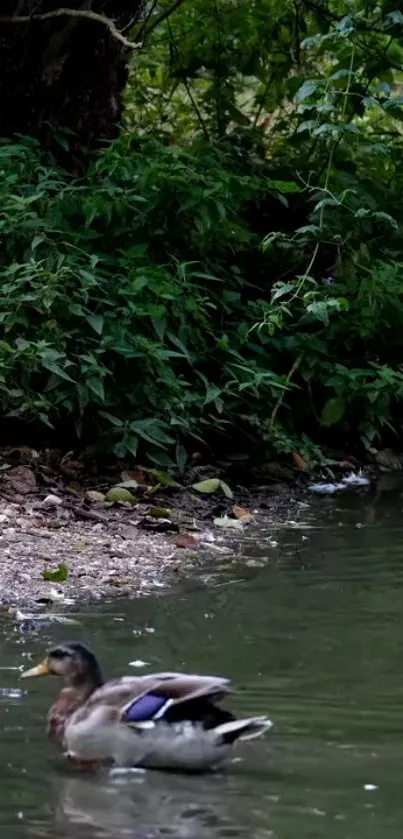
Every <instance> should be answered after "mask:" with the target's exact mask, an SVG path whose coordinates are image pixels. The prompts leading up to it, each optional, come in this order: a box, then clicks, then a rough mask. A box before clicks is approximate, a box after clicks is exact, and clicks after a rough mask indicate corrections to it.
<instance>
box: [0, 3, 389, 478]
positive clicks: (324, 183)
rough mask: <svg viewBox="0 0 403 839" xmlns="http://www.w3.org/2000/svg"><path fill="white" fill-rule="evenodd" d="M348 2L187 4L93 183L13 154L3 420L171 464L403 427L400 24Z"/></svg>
mask: <svg viewBox="0 0 403 839" xmlns="http://www.w3.org/2000/svg"><path fill="white" fill-rule="evenodd" d="M348 6H349V8H348V10H347V11H348V14H347V13H346V9H345V8H344V4H343V3H342V2H341V0H338V2H336V0H334V2H333V0H329V2H327V3H325V4H322V5H316V4H315V3H311V2H309V3H305V2H304V0H301V2H298V3H295V2H291V0H287V2H286V3H275V4H273V3H272V2H271V0H270V2H269V0H260V2H259V3H252V4H251V3H250V2H248V0H238V2H237V3H233V2H232V0H231V2H228V3H226V2H225V3H220V4H217V3H216V2H214V0H211V2H207V3H206V2H204V0H195V2H194V3H192V4H186V3H185V4H183V5H181V6H180V7H179V9H178V11H177V13H176V14H175V15H173V16H171V17H170V18H169V19H168V20H167V21H165V23H164V24H163V25H162V26H161V27H160V28H159V29H158V30H157V31H156V32H155V33H153V37H152V39H151V40H150V42H149V43H148V45H147V47H148V48H147V50H145V51H144V53H142V54H140V55H139V54H136V57H135V63H134V64H133V67H132V72H131V79H130V83H129V86H128V89H127V94H126V99H127V109H126V125H125V128H124V130H123V131H122V134H121V137H120V138H119V140H117V141H115V142H114V143H113V144H112V145H110V146H109V147H107V148H105V149H103V150H102V151H101V153H100V154H99V155H98V156H97V157H96V158H94V159H93V161H92V163H91V166H90V168H89V170H88V172H87V173H86V176H85V177H81V178H80V177H78V176H77V177H72V176H71V175H68V174H67V173H66V172H64V171H63V170H61V169H60V168H58V167H57V165H56V164H54V163H52V162H49V161H48V162H44V161H43V157H42V156H41V154H40V150H39V149H38V148H37V146H36V145H35V144H34V143H32V142H31V141H29V140H18V141H16V142H14V143H6V142H4V143H3V144H2V145H1V146H0V172H1V175H0V198H1V210H0V237H1V240H0V271H1V275H2V276H1V278H2V294H1V296H0V350H1V352H0V403H1V409H2V416H3V418H7V417H10V416H11V417H18V418H20V419H21V420H23V421H24V422H32V423H34V424H35V426H37V424H38V423H42V424H44V425H46V426H48V427H50V428H54V429H56V431H57V430H60V429H61V428H63V429H65V428H66V427H68V428H70V429H71V428H74V429H75V434H76V435H77V437H79V438H80V439H81V440H82V441H83V443H85V444H88V442H94V441H95V442H96V444H97V445H103V446H105V447H106V448H107V449H108V450H110V449H112V450H113V451H114V452H115V453H116V454H117V455H119V456H124V455H125V454H128V453H131V454H132V455H137V453H138V452H139V453H140V454H141V456H142V457H148V458H149V459H152V460H155V461H157V462H159V463H163V464H169V463H172V462H176V463H177V464H178V465H179V466H180V468H183V467H184V465H185V462H186V457H187V452H188V451H189V449H190V446H192V445H194V443H191V442H190V441H192V440H193V441H202V442H206V441H207V442H209V443H211V444H212V445H215V446H216V447H217V448H218V438H219V442H220V450H221V448H222V446H223V444H224V442H225V444H228V445H229V446H230V445H232V447H233V448H241V449H242V448H243V449H245V448H248V449H249V450H250V451H252V452H255V453H256V452H259V455H260V454H261V453H262V452H263V453H264V451H265V450H267V449H269V450H271V451H273V449H274V450H277V451H283V452H291V451H293V450H295V449H297V450H299V451H300V452H302V453H303V454H305V455H306V456H308V457H309V458H310V459H312V460H315V459H318V458H319V459H320V450H319V448H318V444H322V443H326V442H329V440H330V441H332V442H334V443H339V442H341V443H342V442H344V441H345V440H346V439H348V440H350V441H360V440H361V442H364V444H365V445H368V444H369V443H371V442H373V441H374V440H376V439H377V438H378V440H379V439H381V438H382V439H384V440H385V439H387V438H388V435H390V434H394V435H399V434H400V429H401V424H402V406H403V367H402V363H401V359H402V358H403V356H402V352H401V350H402V342H403V293H402V288H403V285H402V275H403V249H402V245H401V233H402V223H403V212H402V207H401V195H402V191H403V174H402V173H403V169H402V162H403V144H402V137H403V135H402V131H401V123H402V120H403V98H402V96H401V95H400V93H399V89H398V86H399V83H400V80H401V78H400V76H401V74H400V70H401V68H402V66H403V65H402V57H403V15H401V13H400V12H397V11H396V10H393V9H392V10H391V9H390V4H389V3H388V2H386V0H385V2H382V3H381V4H378V5H377V6H376V7H375V6H373V7H372V6H368V4H366V3H364V2H363V0H362V2H361V0H360V2H358V0H357V2H355V3H353V4H351V3H350V4H348ZM134 35H135V33H134ZM228 441H229V442H228Z"/></svg>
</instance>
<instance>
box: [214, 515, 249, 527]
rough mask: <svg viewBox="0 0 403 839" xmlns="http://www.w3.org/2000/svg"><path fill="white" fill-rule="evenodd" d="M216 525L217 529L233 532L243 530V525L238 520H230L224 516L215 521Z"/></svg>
mask: <svg viewBox="0 0 403 839" xmlns="http://www.w3.org/2000/svg"><path fill="white" fill-rule="evenodd" d="M214 524H215V526H216V527H227V528H228V529H231V530H243V524H242V522H241V521H238V519H230V518H229V516H222V517H221V518H218V519H214Z"/></svg>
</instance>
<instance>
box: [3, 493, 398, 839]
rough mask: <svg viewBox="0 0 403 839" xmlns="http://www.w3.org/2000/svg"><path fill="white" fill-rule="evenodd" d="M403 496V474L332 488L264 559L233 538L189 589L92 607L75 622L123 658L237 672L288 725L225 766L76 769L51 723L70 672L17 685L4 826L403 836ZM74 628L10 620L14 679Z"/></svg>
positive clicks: (253, 835) (6, 628) (30, 835)
mask: <svg viewBox="0 0 403 839" xmlns="http://www.w3.org/2000/svg"><path fill="white" fill-rule="evenodd" d="M402 506H403V504H402V499H401V497H400V495H399V494H398V493H396V492H395V493H384V494H382V495H381V496H374V495H373V494H371V495H369V494H365V495H364V496H359V497H349V498H345V499H344V498H343V499H337V500H328V499H318V500H317V501H314V502H313V505H312V506H310V507H307V508H305V507H301V508H300V511H299V513H298V516H296V517H295V519H296V523H295V524H294V525H291V526H288V527H281V528H279V530H278V531H277V532H276V533H275V534H273V531H271V532H270V534H269V533H267V534H266V533H262V534H260V536H259V539H258V541H256V539H255V538H254V537H252V536H251V535H248V536H247V537H246V538H245V540H244V541H243V543H242V548H241V547H240V551H241V552H242V553H243V557H244V558H246V560H247V562H248V563H249V564H248V565H246V566H245V564H243V562H241V556H240V555H239V556H237V557H236V558H235V560H234V561H230V560H229V559H225V557H224V558H223V556H222V555H221V554H219V555H217V557H218V558H217V557H213V558H212V560H211V562H210V563H209V564H208V566H207V567H204V568H198V569H196V570H195V574H194V576H193V577H192V578H191V579H189V580H188V581H187V582H186V583H185V584H183V585H178V586H177V587H176V589H175V590H171V591H170V592H166V593H163V594H162V595H160V596H158V597H155V596H153V597H151V596H150V597H148V598H144V599H141V600H137V601H134V602H131V603H118V604H116V603H115V604H109V605H107V606H105V607H103V608H102V609H101V610H97V611H96V612H94V611H93V610H91V609H88V610H86V611H85V612H83V613H82V614H81V615H79V616H78V618H77V619H78V620H79V625H77V626H74V627H69V628H68V633H67V634H68V636H70V637H80V638H84V639H86V640H90V641H91V643H92V645H93V646H94V648H95V649H96V651H97V652H98V653H99V655H100V658H101V660H102V663H103V664H104V666H105V668H106V669H107V670H109V671H110V673H111V674H112V673H119V672H124V671H125V670H128V671H129V672H130V667H128V663H129V662H130V661H133V660H135V659H141V660H143V661H145V662H147V668H148V669H161V668H169V669H184V668H185V669H188V670H193V671H207V672H212V673H223V674H226V675H229V676H230V677H231V678H233V680H234V682H235V683H236V684H237V685H239V688H240V689H239V691H238V692H237V694H236V695H235V696H234V700H233V704H234V706H235V708H236V709H237V710H239V711H240V712H243V713H245V714H249V713H264V712H267V711H268V712H269V713H270V715H271V717H272V718H273V720H274V721H275V729H274V732H273V733H271V734H270V735H268V736H267V737H266V738H265V739H262V740H260V741H257V742H256V743H254V744H253V745H252V744H251V745H249V747H246V746H245V748H244V749H242V751H240V752H239V753H238V755H237V758H238V759H237V760H236V761H235V762H234V763H232V764H231V765H230V766H229V768H228V770H227V771H226V772H225V773H223V774H220V775H218V776H214V777H213V776H209V777H207V776H206V777H203V778H194V777H181V776H174V775H164V774H162V773H147V774H144V773H137V774H134V775H132V776H130V777H121V776H118V777H114V778H106V777H104V778H91V777H84V778H83V777H77V776H73V777H72V776H71V775H69V773H68V772H66V769H65V768H64V767H63V764H62V763H61V762H60V761H59V760H58V757H57V755H56V754H55V753H54V751H53V750H52V748H51V747H50V746H49V745H48V744H47V742H46V740H45V736H44V730H43V723H44V715H45V713H46V709H47V707H48V705H49V704H50V701H51V699H52V697H53V696H54V693H55V687H56V685H55V683H54V682H52V681H51V680H48V681H46V680H43V681H41V682H40V683H36V684H35V685H30V686H29V693H28V694H26V695H25V696H24V697H23V698H22V699H19V700H18V699H10V698H8V697H7V696H4V697H1V696H0V726H1V762H0V831H1V835H2V836H5V837H6V836H7V839H34V837H43V839H67V837H69V839H70V838H71V839H95V837H97V838H98V837H102V839H112V837H113V839H123V837H125V838H126V837H127V839H154V837H164V836H175V837H183V838H185V837H186V839H204V837H206V839H207V837H209V839H218V837H234V839H236V838H237V837H249V838H250V839H268V837H273V839H277V838H278V839H291V838H292V839H296V837H299V838H301V837H307V839H308V837H309V839H316V837H318V839H319V837H324V836H326V837H328V838H329V839H350V837H351V839H364V837H365V839H375V837H376V839H379V836H383V837H385V836H386V837H390V839H395V837H396V839H397V837H399V839H400V836H401V831H402V824H403V804H402V796H401V789H400V787H401V784H400V773H399V770H400V764H401V752H402V745H403V738H402V734H401V732H402V727H403V724H402V705H403V669H402V661H403V655H402V652H403V631H402V629H403V524H402V521H403V516H402ZM269 536H270V537H271V538H272V537H273V536H274V537H275V539H276V541H277V542H278V545H277V547H273V546H271V545H270V540H269ZM76 617H77V616H76ZM65 637H66V627H63V626H60V625H58V624H52V625H49V626H47V627H46V629H45V631H42V632H41V633H40V634H38V635H35V634H30V633H28V634H21V633H20V632H19V631H17V630H16V627H14V626H13V625H10V623H9V622H8V623H5V624H4V625H3V627H2V636H1V642H0V666H1V667H2V668H4V669H1V670H0V686H4V687H7V686H11V687H12V686H15V685H16V684H17V679H18V672H16V671H15V670H11V669H7V668H11V667H16V666H17V667H19V666H21V665H23V664H26V662H27V655H28V654H33V655H34V656H35V657H37V656H40V655H41V653H42V652H43V651H44V648H46V646H47V645H48V643H49V642H53V641H55V640H56V639H62V638H65ZM139 672H141V671H139ZM24 687H25V685H24Z"/></svg>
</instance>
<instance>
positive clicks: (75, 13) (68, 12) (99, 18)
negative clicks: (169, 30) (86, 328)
mask: <svg viewBox="0 0 403 839" xmlns="http://www.w3.org/2000/svg"><path fill="white" fill-rule="evenodd" d="M181 2H182V0H176V5H180V3H181ZM56 17H70V18H81V19H82V20H93V21H95V22H96V23H102V25H103V26H106V28H107V29H108V30H109V32H110V34H111V35H112V37H113V38H115V40H116V41H120V43H121V44H123V46H125V47H127V49H130V50H137V49H140V48H141V47H142V46H143V42H140V43H134V42H133V41H129V40H128V38H125V36H124V35H122V33H121V32H119V29H117V28H116V26H115V24H114V22H113V20H110V18H108V17H106V16H105V15H99V14H97V12H91V11H89V10H88V11H87V10H84V9H55V10H54V11H53V12H45V13H44V14H39V15H35V14H33V15H15V16H14V17H0V23H31V22H32V21H34V20H50V19H51V18H56ZM159 17H160V18H161V17H162V15H159ZM153 28H154V27H153Z"/></svg>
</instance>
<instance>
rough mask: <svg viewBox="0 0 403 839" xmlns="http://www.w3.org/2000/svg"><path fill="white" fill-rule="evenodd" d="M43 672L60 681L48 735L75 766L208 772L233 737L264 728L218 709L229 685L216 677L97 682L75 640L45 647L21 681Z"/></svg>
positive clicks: (89, 657) (90, 656)
mask: <svg viewBox="0 0 403 839" xmlns="http://www.w3.org/2000/svg"><path fill="white" fill-rule="evenodd" d="M45 675H56V676H61V677H62V678H63V679H64V681H65V683H66V686H65V687H64V688H63V689H62V691H61V693H60V694H59V697H58V699H57V700H56V702H55V704H54V705H53V706H52V707H51V709H50V711H49V713H48V718H47V733H48V736H49V738H50V740H51V741H52V742H53V743H55V744H56V745H58V746H60V747H62V748H63V749H64V751H65V753H66V755H67V757H68V759H69V761H70V763H71V764H72V765H73V766H75V767H76V768H80V769H94V768H98V767H100V766H103V765H109V766H111V765H115V766H120V767H129V766H130V767H134V766H138V767H143V768H160V769H179V770H180V769H182V770H187V771H203V770H209V769H212V768H215V767H216V766H217V765H218V764H220V763H221V762H222V761H223V760H225V758H227V757H228V755H229V754H230V752H231V749H232V747H233V746H234V744H235V743H236V742H237V741H238V740H240V741H242V740H251V739H253V738H255V737H258V736H260V735H261V734H263V733H264V732H265V731H267V730H268V729H269V728H271V726H272V723H271V722H270V720H269V719H268V718H267V717H266V716H261V717H251V718H249V719H236V718H235V716H234V715H233V714H232V713H230V712H229V711H226V710H223V709H222V708H220V707H219V706H218V705H217V704H216V703H217V702H219V701H220V700H221V699H222V698H223V697H224V696H225V695H226V694H227V693H229V692H230V684H229V680H228V679H224V678H221V677H218V676H198V675H192V674H186V673H150V674H149V675H146V676H140V677H136V676H122V677H121V678H118V679H113V680H111V681H107V682H105V681H104V679H103V676H102V672H101V668H100V666H99V663H98V660H97V658H96V656H95V655H94V653H93V652H92V651H91V650H90V649H89V647H87V646H86V645H85V644H83V643H80V642H76V641H73V642H69V643H66V644H59V645H57V646H56V647H54V648H53V649H51V650H50V652H49V653H48V654H47V656H46V658H45V659H44V660H43V661H42V662H41V663H40V664H38V665H37V666H36V667H32V668H31V669H30V670H27V671H25V672H24V673H22V678H28V677H31V676H45Z"/></svg>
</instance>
